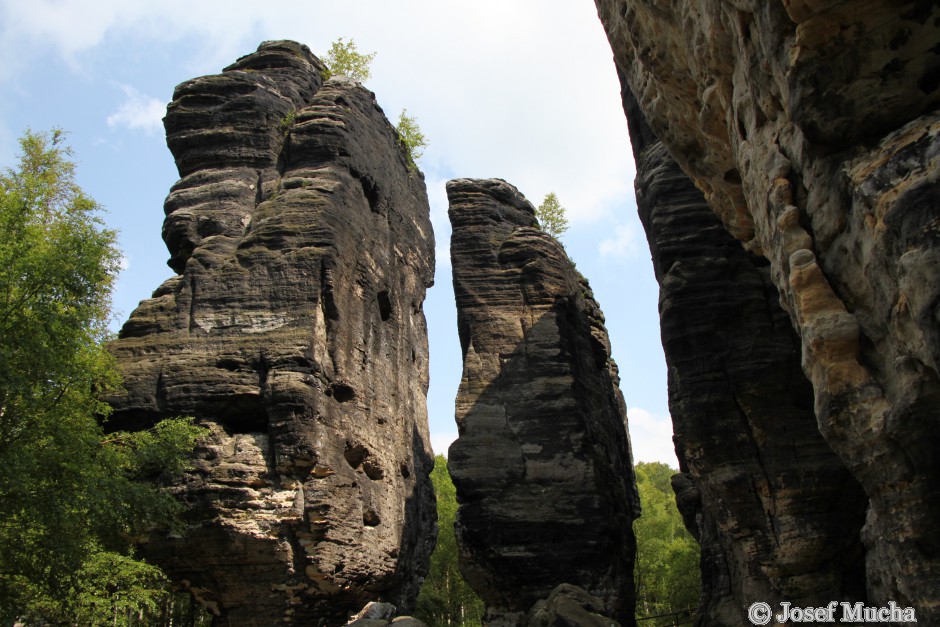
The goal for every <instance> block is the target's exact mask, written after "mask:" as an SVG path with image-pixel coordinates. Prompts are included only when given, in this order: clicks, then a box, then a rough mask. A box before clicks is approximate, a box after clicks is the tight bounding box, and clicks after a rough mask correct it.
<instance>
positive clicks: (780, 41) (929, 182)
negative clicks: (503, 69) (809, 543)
mask: <svg viewBox="0 0 940 627" xmlns="http://www.w3.org/2000/svg"><path fill="white" fill-rule="evenodd" d="M596 4H597V7H598V11H599V14H600V17H601V20H602V22H603V23H604V26H605V28H606V31H607V34H608V38H609V39H610V43H611V46H612V48H613V51H614V56H615V59H616V62H617V65H618V67H619V69H620V71H621V72H623V74H624V77H625V79H626V83H627V84H628V85H629V88H630V90H631V91H632V92H633V93H634V94H635V95H636V98H637V101H638V103H639V108H640V109H641V110H642V111H643V113H644V115H645V117H646V119H647V121H648V122H649V124H650V127H651V128H652V130H653V132H654V133H655V134H656V136H657V137H659V138H660V139H661V140H662V142H663V144H664V146H665V147H666V149H667V150H668V151H669V153H670V154H671V156H672V157H674V158H675V159H676V161H677V162H678V163H679V165H680V166H681V167H682V169H683V170H684V171H685V173H686V174H688V175H689V176H690V177H691V178H692V180H693V181H694V183H695V185H696V186H697V187H698V188H699V189H701V190H702V191H703V192H704V195H705V198H706V200H707V201H708V203H709V205H710V207H711V208H712V210H713V211H714V212H715V213H716V214H717V215H718V216H719V217H720V218H721V220H722V222H723V223H724V225H725V226H726V228H727V229H728V230H729V232H731V233H732V234H733V235H734V236H735V237H737V238H738V239H739V240H741V241H742V242H743V243H744V245H745V246H746V248H747V249H748V250H749V251H751V252H753V253H755V254H757V255H761V256H763V257H765V258H766V259H767V261H768V264H769V270H770V277H771V278H772V280H773V283H774V285H775V287H776V288H777V290H778V292H779V294H780V301H781V304H782V306H783V308H784V310H785V311H786V312H787V313H788V315H789V318H790V322H791V324H792V325H793V327H794V328H795V329H796V331H797V333H798V335H799V337H800V341H801V359H802V366H803V370H804V371H805V372H806V374H807V377H808V378H809V380H810V382H811V384H812V386H813V391H814V410H815V415H816V419H817V422H818V426H819V430H820V432H821V433H822V435H823V437H824V438H825V439H826V441H827V442H828V444H829V445H830V447H831V448H832V449H833V450H834V451H835V453H836V454H837V455H838V456H839V458H840V459H841V461H842V462H843V464H844V465H845V467H846V468H848V469H849V471H850V472H851V473H852V474H853V475H854V476H855V477H856V479H857V480H858V481H859V483H860V484H861V485H862V486H863V488H864V490H865V492H866V494H867V495H868V497H869V506H868V509H867V513H866V523H865V526H864V528H863V531H862V538H863V542H864V545H865V548H866V569H865V577H866V581H865V584H866V587H867V591H868V595H869V601H870V602H871V603H872V604H874V605H880V606H884V605H886V604H887V603H888V602H889V601H894V602H896V603H897V604H898V605H901V606H907V605H911V606H914V607H915V608H916V609H917V612H918V619H919V620H920V621H923V622H927V623H934V622H938V621H940V592H938V591H940V545H938V536H937V534H936V529H937V527H938V526H940V493H938V492H940V458H938V456H937V455H936V451H937V450H938V446H940V374H938V373H940V237H938V233H940V182H938V172H940V149H938V146H940V113H938V112H937V106H938V104H940V46H938V42H940V5H938V4H937V3H935V2H920V1H914V0H911V1H908V2H894V1H889V0H850V1H843V0H840V1H835V0H822V1H818V2H817V1H814V2H809V1H804V0H786V1H779V0H772V1H769V2H764V1H756V0H743V1H741V2H734V3H724V2H722V3H718V2H697V1H694V0H666V1H665V2H640V1H636V0H596Z"/></svg>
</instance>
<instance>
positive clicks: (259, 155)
mask: <svg viewBox="0 0 940 627" xmlns="http://www.w3.org/2000/svg"><path fill="white" fill-rule="evenodd" d="M322 70H323V66H322V64H321V63H320V62H319V60H317V59H316V58H315V57H314V56H313V55H311V53H310V51H309V50H308V49H307V48H306V47H305V46H301V45H299V44H295V43H293V42H266V43H264V44H262V45H261V46H260V47H259V48H258V51H257V52H256V53H254V54H251V55H248V56H246V57H243V58H241V59H239V60H238V61H237V62H236V63H235V64H233V65H231V66H230V67H228V68H226V69H225V70H224V71H223V72H222V73H221V74H219V75H216V76H207V77H203V78H197V79H194V80H191V81H188V82H185V83H183V84H182V85H180V86H179V87H178V88H177V89H176V92H175V94H174V97H173V102H172V103H170V105H169V107H168V109H167V116H166V118H165V125H166V130H167V142H168V144H169V147H170V150H171V151H172V153H173V156H174V157H175V159H176V163H177V166H178V169H179V172H180V176H181V177H182V178H181V179H180V181H179V182H178V183H176V184H175V185H174V186H173V188H172V190H171V191H170V194H169V197H168V198H167V200H166V205H165V210H166V221H165V223H164V231H163V235H164V239H165V241H166V244H167V247H168V249H169V251H170V261H169V265H170V266H171V268H172V269H173V270H174V271H176V272H177V273H178V274H177V275H176V276H174V277H173V278H171V279H169V280H168V281H166V282H165V283H164V284H163V285H161V286H160V287H159V288H158V289H157V290H156V291H155V292H154V294H153V297H152V298H151V299H149V300H145V301H143V302H141V304H140V305H139V307H138V308H137V309H136V310H135V311H134V312H133V314H132V315H131V317H130V319H129V320H128V321H127V323H126V324H125V325H124V327H123V329H122V331H121V333H120V335H119V338H118V339H117V340H116V341H115V342H114V343H113V344H112V345H111V350H112V352H113V354H114V356H115V358H116V359H117V363H118V365H119V366H120V369H121V371H122V373H123V375H124V383H125V386H126V393H125V394H123V395H121V396H119V397H115V398H113V399H111V402H112V404H113V406H114V414H113V418H112V420H111V423H110V424H111V425H112V426H115V427H119V428H145V427H147V426H149V425H151V424H153V423H154V422H155V421H156V420H158V419H160V418H162V417H166V416H173V415H179V414H182V415H192V416H195V417H196V418H197V419H198V421H199V422H200V423H201V424H203V425H205V426H206V427H208V428H209V429H210V432H211V433H210V435H209V437H208V438H206V439H205V441H203V442H202V443H201V445H200V446H199V447H198V449H197V451H196V453H195V461H194V464H195V466H194V468H193V469H192V470H191V471H190V472H188V473H187V474H186V476H185V478H184V480H183V481H182V482H181V483H180V484H178V485H176V486H174V488H173V489H174V491H175V493H176V494H177V495H178V497H179V499H180V500H182V501H183V502H184V503H185V504H186V505H187V506H188V508H189V511H188V514H187V519H186V523H187V525H186V527H187V528H186V529H185V533H184V534H183V535H182V536H180V535H176V534H174V533H167V532H160V531H155V532H154V534H153V535H152V536H151V537H150V538H149V539H147V541H146V542H145V543H144V547H143V548H144V551H145V554H146V556H147V557H148V558H150V559H152V560H153V561H155V562H156V563H157V564H159V565H160V566H162V567H163V568H165V569H166V570H167V572H168V573H170V575H171V576H172V577H173V578H174V580H175V581H177V582H179V583H181V584H182V585H185V586H186V587H187V588H188V589H189V590H190V591H192V592H193V594H194V595H195V596H196V597H197V598H198V599H199V600H200V601H202V602H203V603H205V604H206V605H207V606H208V607H209V608H210V609H211V610H212V611H213V612H214V613H215V614H216V615H218V617H219V618H218V622H219V624H223V625H224V624H229V625H274V624H285V623H294V624H304V625H320V624H333V625H335V624H342V623H344V622H345V621H346V620H347V619H348V617H349V616H350V615H352V614H353V613H354V612H355V611H357V610H358V609H359V608H361V607H362V606H363V604H364V603H365V602H366V601H369V600H373V599H381V600H387V601H389V602H391V603H393V604H395V605H396V606H398V607H399V608H402V609H403V610H405V611H407V610H408V608H409V607H410V606H411V605H412V603H413V600H414V598H415V597H416V595H417V592H418V587H419V586H420V581H421V577H422V576H423V575H424V573H425V571H426V568H427V562H428V557H429V554H430V551H431V549H432V547H433V543H434V537H435V520H436V514H435V506H434V497H433V492H432V488H431V484H430V481H429V478H428V475H429V473H430V470H431V468H432V465H433V460H432V455H431V448H430V445H429V440H428V431H427V409H426V392H427V385H428V349H427V333H426V327H425V320H424V314H423V311H422V303H423V301H424V297H425V291H426V289H427V288H428V287H429V286H430V285H431V282H432V278H433V266H434V241H433V234H432V230H431V224H430V220H429V208H428V201H427V195H426V191H425V187H424V182H423V179H422V177H421V175H420V174H419V173H417V172H415V171H413V170H412V169H410V168H409V163H408V159H407V157H406V154H405V152H404V150H403V148H402V146H401V144H400V140H399V138H398V135H397V133H396V131H395V130H394V129H393V127H392V126H391V125H390V124H389V122H388V121H387V120H386V118H385V116H384V114H383V112H382V110H381V108H380V107H379V106H378V105H377V104H376V101H375V97H374V95H373V94H372V93H371V92H369V91H368V90H366V89H364V88H363V87H362V86H361V85H359V84H358V83H356V82H354V81H351V80H349V79H345V78H342V77H334V78H331V79H330V80H328V81H326V82H325V83H324V82H323V79H322V78H321V73H322Z"/></svg>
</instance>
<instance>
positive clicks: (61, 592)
mask: <svg viewBox="0 0 940 627" xmlns="http://www.w3.org/2000/svg"><path fill="white" fill-rule="evenodd" d="M63 142H64V134H63V133H62V132H61V131H58V130H56V131H53V132H52V133H50V134H41V133H32V132H29V131H27V132H26V133H25V135H24V137H23V138H22V139H21V140H20V147H21V156H20V158H19V166H18V168H17V169H6V170H5V171H4V172H3V173H2V174H0V364H2V367H0V622H6V623H9V622H11V621H12V620H13V619H15V618H25V619H31V620H33V621H35V622H40V623H42V622H43V621H46V622H53V623H59V622H63V621H64V620H65V619H69V620H72V619H73V618H74V617H76V616H84V617H85V618H89V615H88V613H87V612H88V611H90V610H89V608H90V607H92V606H101V604H102V603H108V604H109V605H108V608H109V609H108V611H107V612H106V613H105V615H104V616H101V617H100V619H101V620H106V621H107V622H108V623H109V624H123V620H122V621H118V620H117V618H116V613H119V614H121V615H126V614H127V613H128V611H129V608H132V607H133V608H137V609H138V610H144V609H146V608H147V607H148V606H149V605H148V604H150V603H151V600H155V599H156V598H157V596H156V593H155V592H154V590H157V589H158V588H159V589H160V590H163V591H165V586H163V585H162V584H160V585H158V583H159V582H160V581H162V575H161V574H160V573H159V571H158V570H157V569H155V568H154V567H152V566H149V565H147V564H144V563H143V562H140V561H139V560H135V559H134V558H133V554H132V547H131V542H130V540H129V538H131V537H133V536H134V535H135V534H138V533H140V532H141V531H143V530H144V529H145V528H146V527H147V526H148V525H149V524H153V523H161V524H169V523H170V521H171V520H172V518H173V515H174V514H175V513H176V511H177V510H178V508H179V506H178V505H177V503H176V501H175V500H173V499H172V498H171V497H170V496H169V495H168V494H166V493H164V492H163V491H161V490H159V489H158V488H157V487H156V485H155V484H154V483H153V481H154V480H160V479H166V478H167V477H168V476H171V475H173V474H175V473H177V472H179V471H180V470H181V469H182V467H183V461H182V460H183V459H184V456H185V454H186V452H188V451H189V450H191V449H192V447H193V446H194V444H195V440H196V438H197V437H198V435H199V434H200V433H201V431H200V429H198V428H196V427H195V426H193V424H192V422H191V421H190V420H184V419H174V420H169V421H164V422H162V423H160V424H158V425H156V426H155V427H154V428H153V429H151V430H150V431H145V432H141V433H132V434H130V433H112V434H106V433H105V430H104V428H103V426H102V422H101V421H102V420H103V419H104V418H105V417H106V416H107V415H108V413H109V411H110V408H109V407H108V406H107V405H106V404H105V403H103V402H101V401H100V400H99V398H100V396H101V395H102V394H103V393H104V392H107V391H108V390H110V389H113V388H114V387H115V386H116V385H117V384H118V376H117V374H116V370H115V367H114V364H113V361H112V359H111V357H110V355H109V354H108V353H107V351H106V350H105V349H104V347H103V346H102V342H103V341H104V340H105V339H106V337H107V335H108V333H107V321H108V319H109V316H110V295H111V288H112V285H113V282H114V278H115V276H116V273H117V270H118V264H119V261H120V254H119V252H118V250H117V248H116V247H115V234H114V232H113V231H110V230H108V229H106V228H104V225H103V224H102V222H101V220H100V218H99V217H98V213H99V208H98V206H97V204H96V203H95V202H94V201H93V200H92V199H91V198H89V197H88V196H87V195H85V193H84V192H83V191H82V190H81V189H80V188H79V187H78V185H77V184H76V183H75V164H74V163H73V162H72V161H71V160H70V156H71V152H70V150H69V149H68V148H67V147H66V146H64V145H63ZM112 568H113V569H114V570H115V574H117V573H123V575H122V576H121V577H120V578H119V579H117V580H114V581H110V582H108V583H107V584H105V583H104V579H101V577H99V576H98V575H102V574H103V573H104V571H106V570H110V569H112ZM96 573H97V574H96ZM96 581H100V582H101V583H100V585H98V584H96V583H95V582H96ZM162 593H163V592H161V594H162ZM148 599H150V600H148ZM81 622H83V623H88V624H95V623H96V622H98V620H97V619H96V620H90V619H89V620H87V621H86V620H84V619H83V620H82V621H81Z"/></svg>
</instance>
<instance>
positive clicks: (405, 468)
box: [398, 462, 411, 479]
mask: <svg viewBox="0 0 940 627" xmlns="http://www.w3.org/2000/svg"><path fill="white" fill-rule="evenodd" d="M398 470H399V472H401V476H402V477H404V478H405V479H407V478H408V477H410V476H411V470H410V469H409V468H408V464H406V463H405V462H402V463H401V466H399V467H398Z"/></svg>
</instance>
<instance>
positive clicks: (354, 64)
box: [323, 37, 375, 83]
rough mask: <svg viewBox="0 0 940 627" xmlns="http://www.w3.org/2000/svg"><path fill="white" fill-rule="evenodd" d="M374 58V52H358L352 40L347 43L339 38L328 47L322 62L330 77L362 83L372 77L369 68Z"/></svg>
mask: <svg viewBox="0 0 940 627" xmlns="http://www.w3.org/2000/svg"><path fill="white" fill-rule="evenodd" d="M374 58H375V53H374V52H369V53H362V52H359V50H358V48H357V47H356V41H355V40H354V39H350V40H349V42H348V43H347V42H344V41H343V38H342V37H340V38H339V39H337V40H336V41H334V42H333V43H332V44H331V45H330V50H329V52H327V53H326V57H325V58H324V59H323V60H324V62H325V63H326V66H327V68H328V71H329V74H330V75H334V74H339V75H342V76H348V77H350V78H354V79H356V80H357V81H360V82H362V83H364V82H366V81H367V80H369V77H370V76H372V71H371V70H370V69H369V66H370V65H371V64H372V60H373V59H374Z"/></svg>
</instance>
